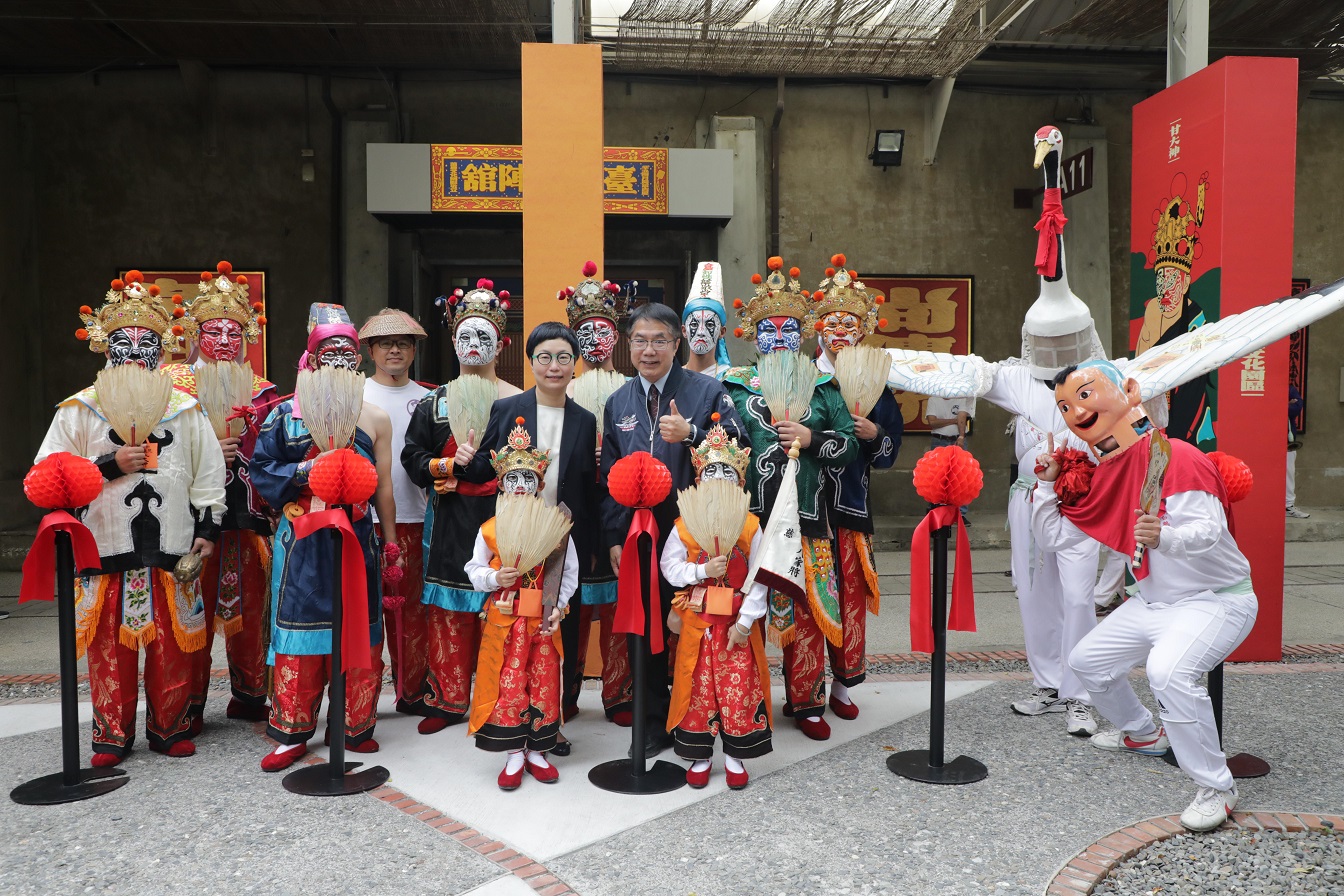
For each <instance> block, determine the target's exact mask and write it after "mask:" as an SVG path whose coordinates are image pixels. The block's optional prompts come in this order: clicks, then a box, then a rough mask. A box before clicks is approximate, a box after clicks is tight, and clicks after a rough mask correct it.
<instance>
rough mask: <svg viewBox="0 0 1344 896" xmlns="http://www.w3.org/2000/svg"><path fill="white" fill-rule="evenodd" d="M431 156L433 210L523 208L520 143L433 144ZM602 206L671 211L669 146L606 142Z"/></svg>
mask: <svg viewBox="0 0 1344 896" xmlns="http://www.w3.org/2000/svg"><path fill="white" fill-rule="evenodd" d="M430 159H431V164H432V165H433V170H432V172H431V178H430V181H431V185H432V189H433V196H432V197H431V201H430V208H431V209H432V210H433V211H436V212H517V211H522V208H523V148H522V147H521V146H496V145H468V144H434V145H433V146H432V147H431V148H430ZM602 206H603V211H605V212H607V213H608V214H626V215H665V214H667V150H666V149H648V148H643V147H625V146H608V147H606V148H605V149H604V150H603V151H602Z"/></svg>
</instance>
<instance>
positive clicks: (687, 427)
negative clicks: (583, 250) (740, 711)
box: [601, 304, 743, 756]
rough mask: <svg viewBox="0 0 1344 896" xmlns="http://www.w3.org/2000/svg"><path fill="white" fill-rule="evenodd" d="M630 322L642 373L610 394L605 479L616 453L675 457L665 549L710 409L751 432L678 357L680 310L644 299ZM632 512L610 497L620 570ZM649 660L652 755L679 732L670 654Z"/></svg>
mask: <svg viewBox="0 0 1344 896" xmlns="http://www.w3.org/2000/svg"><path fill="white" fill-rule="evenodd" d="M628 326H629V329H628V334H629V337H630V361H631V363H632V364H634V367H635V371H636V372H637V374H638V375H637V376H636V377H634V378H633V379H631V380H630V382H628V383H626V384H625V385H624V386H622V387H621V388H619V389H617V390H616V391H615V392H614V393H612V396H611V398H609V399H607V409H606V415H605V416H606V420H605V421H604V425H603V433H602V475H601V480H602V482H603V483H605V482H606V478H607V474H608V472H610V470H611V467H612V465H613V464H615V463H616V461H618V460H620V459H621V458H622V457H625V456H626V455H629V454H634V453H635V452H637V451H647V452H649V453H650V454H652V455H653V456H654V457H656V458H657V459H658V460H660V461H662V462H663V463H664V464H666V465H667V468H668V470H670V471H671V473H672V490H671V491H670V492H669V493H668V496H667V498H666V499H665V500H664V501H663V503H661V504H659V505H658V506H657V507H655V508H653V515H654V519H655V520H657V522H658V549H659V551H661V550H662V546H663V543H664V542H665V541H666V540H667V537H668V535H669V534H671V532H672V528H673V525H674V523H675V522H676V519H677V516H678V512H677V492H678V491H679V490H680V489H684V488H689V487H690V486H692V485H694V484H695V468H694V466H693V465H692V464H691V450H692V448H694V447H695V445H696V444H697V443H698V442H699V440H700V439H701V437H702V436H703V435H704V433H705V431H706V430H708V429H709V428H710V427H711V426H712V425H713V422H714V421H713V420H711V419H710V415H711V414H714V413H716V412H717V413H718V414H719V423H721V424H722V425H723V428H724V429H725V430H727V432H728V434H729V435H730V436H732V437H733V438H735V439H739V440H740V439H742V437H743V435H742V421H741V419H740V418H739V417H738V415H737V409H736V408H734V407H733V402H732V399H730V398H729V397H728V393H727V392H726V391H724V388H723V384H722V383H720V382H719V381H718V380H716V379H714V378H713V377H710V376H705V375H704V374H702V373H695V372H694V371H690V370H686V369H685V368H683V367H682V366H681V364H680V363H678V362H677V360H676V357H677V349H678V348H679V347H680V344H681V320H680V318H679V317H678V316H677V313H676V312H675V311H673V310H672V309H671V308H669V307H667V306H666V305H660V304H648V305H644V306H641V307H639V308H637V309H635V310H634V311H632V312H631V314H630V322H629V325H628ZM631 513H632V511H631V510H630V508H628V507H622V506H621V505H620V504H617V503H616V501H615V500H613V499H612V498H611V497H610V496H606V497H605V498H604V501H603V510H602V527H603V537H604V539H605V541H606V545H607V548H608V552H609V554H610V556H611V565H612V568H613V569H614V570H616V571H617V572H619V571H620V563H621V546H622V545H623V544H624V543H625V537H626V535H627V534H628V533H629V530H630V517H631ZM659 584H660V587H661V591H662V605H663V606H664V607H670V606H671V605H672V597H673V593H674V591H675V589H673V588H672V586H671V585H669V584H668V583H667V582H666V581H665V580H663V579H662V578H661V576H660V577H659ZM646 616H648V617H649V623H650V625H662V626H664V627H665V626H666V625H667V620H666V618H665V617H664V618H658V619H653V618H651V615H650V614H646ZM664 634H666V632H665V633H664ZM649 643H650V639H645V645H646V647H645V649H646V650H647V649H648V648H647V645H648V644H649ZM664 643H666V639H665V640H664ZM632 661H633V657H632ZM645 666H646V668H647V669H648V670H649V674H648V676H647V685H646V694H645V697H644V713H645V717H646V718H647V719H648V720H649V724H648V725H647V728H646V730H647V731H648V732H649V733H648V735H647V736H646V742H645V747H646V755H649V756H652V755H654V754H655V753H658V752H659V751H661V750H663V749H666V748H667V747H669V746H671V744H672V737H671V735H670V734H668V733H667V705H668V698H669V692H668V680H667V662H666V659H665V657H663V656H662V654H659V655H658V656H657V657H656V660H655V659H654V658H652V656H651V655H650V657H649V658H648V659H647V662H646V663H645ZM637 699H638V698H637Z"/></svg>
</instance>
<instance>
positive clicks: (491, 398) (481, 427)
mask: <svg viewBox="0 0 1344 896" xmlns="http://www.w3.org/2000/svg"><path fill="white" fill-rule="evenodd" d="M445 393H446V396H447V399H448V426H449V427H451V428H452V430H453V437H454V438H456V439H457V441H458V443H459V444H465V443H466V441H467V435H468V434H469V433H471V432H472V431H473V430H475V432H476V436H475V439H476V444H477V445H479V444H480V443H481V436H483V435H485V427H486V424H488V423H489V422H490V407H491V405H493V404H494V403H495V399H497V398H498V397H499V387H498V386H496V385H495V384H494V383H493V382H491V381H490V380H487V379H486V378H485V377H483V376H476V375H475V374H474V373H464V374H463V375H462V376H459V377H458V378H457V379H455V380H453V381H452V382H451V383H449V384H448V388H447V389H446V390H445Z"/></svg>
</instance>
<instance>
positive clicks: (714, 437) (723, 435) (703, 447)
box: [691, 412, 751, 483]
mask: <svg viewBox="0 0 1344 896" xmlns="http://www.w3.org/2000/svg"><path fill="white" fill-rule="evenodd" d="M710 416H711V418H712V419H713V420H714V425H713V426H711V427H710V428H709V430H708V431H707V432H706V433H705V437H704V438H703V439H702V440H701V441H700V444H699V445H698V446H696V448H695V450H693V451H692V452H691V466H693V467H695V475H696V477H697V478H699V476H700V473H701V471H702V470H704V469H705V467H707V466H709V465H710V464H727V465H728V466H730V467H732V468H733V469H734V470H736V471H737V478H738V480H739V481H740V482H743V483H745V482H746V475H747V461H748V459H749V458H750V457H751V449H750V448H742V447H740V446H739V445H738V444H737V439H735V438H733V437H732V436H730V435H728V430H726V429H724V428H723V424H721V423H719V422H718V421H719V415H718V413H717V412H715V413H714V414H711V415H710Z"/></svg>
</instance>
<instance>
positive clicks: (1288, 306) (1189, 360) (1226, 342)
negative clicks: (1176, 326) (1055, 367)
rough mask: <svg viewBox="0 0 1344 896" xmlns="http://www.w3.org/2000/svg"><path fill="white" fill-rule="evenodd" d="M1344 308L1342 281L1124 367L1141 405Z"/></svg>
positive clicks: (1197, 333) (1223, 323)
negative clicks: (1131, 380) (1134, 384)
mask: <svg viewBox="0 0 1344 896" xmlns="http://www.w3.org/2000/svg"><path fill="white" fill-rule="evenodd" d="M1340 308H1344V280H1336V281H1335V282H1334V283H1331V284H1330V285H1328V286H1323V287H1321V288H1319V289H1314V290H1311V291H1310V292H1305V293H1302V294H1301V295H1298V296H1289V297H1287V298H1282V299H1279V300H1278V301H1276V302H1270V303H1269V304H1267V305H1257V306H1256V307H1254V308H1250V309H1247V310H1246V311H1241V312H1238V313H1237V314H1229V315H1228V316H1226V317H1224V318H1223V319H1222V320H1218V321H1214V322H1213V323H1209V324H1205V325H1204V326H1202V327H1198V328H1196V329H1194V330H1191V331H1190V332H1188V333H1184V334H1182V335H1181V336H1179V337H1178V338H1176V339H1173V340H1172V341H1171V342H1167V343H1165V344H1163V345H1155V346H1153V347H1152V348H1150V349H1148V351H1146V352H1144V353H1143V354H1142V355H1139V356H1138V357H1137V358H1134V359H1133V360H1132V361H1130V362H1129V363H1127V364H1123V365H1122V369H1123V370H1124V372H1125V375H1126V376H1131V377H1133V378H1134V379H1135V380H1136V381H1137V382H1138V384H1139V389H1140V392H1141V393H1142V395H1143V399H1144V401H1147V400H1148V399H1151V398H1154V397H1156V396H1158V395H1161V394H1162V393H1164V392H1167V391H1169V390H1171V389H1174V388H1176V387H1177V386H1179V385H1181V384H1182V383H1188V382H1189V381H1190V380H1193V379H1195V378H1196V377H1199V376H1203V375H1204V374H1206V373H1208V372H1209V371H1212V370H1217V369H1218V368H1219V367H1222V366H1223V365H1224V364H1228V363H1231V362H1232V361H1236V360H1238V359H1239V358H1244V357H1246V356H1247V355H1249V354H1251V353H1252V352H1254V351H1256V350H1257V349H1261V348H1264V347H1265V346H1267V345H1270V344H1272V343H1274V342H1277V341H1278V340H1280V339H1282V338H1283V337H1285V336H1287V335H1289V334H1290V333H1293V332H1295V331H1297V330H1300V329H1302V328H1303V327H1305V326H1307V324H1310V323H1312V322H1314V321H1317V320H1320V319H1321V318H1323V317H1325V316H1326V315H1327V314H1333V313H1334V312H1336V311H1338V310H1339V309H1340Z"/></svg>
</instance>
